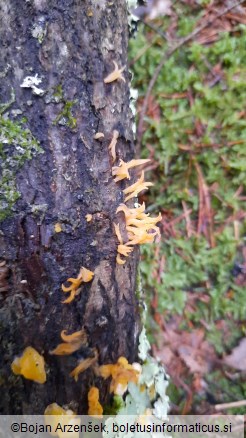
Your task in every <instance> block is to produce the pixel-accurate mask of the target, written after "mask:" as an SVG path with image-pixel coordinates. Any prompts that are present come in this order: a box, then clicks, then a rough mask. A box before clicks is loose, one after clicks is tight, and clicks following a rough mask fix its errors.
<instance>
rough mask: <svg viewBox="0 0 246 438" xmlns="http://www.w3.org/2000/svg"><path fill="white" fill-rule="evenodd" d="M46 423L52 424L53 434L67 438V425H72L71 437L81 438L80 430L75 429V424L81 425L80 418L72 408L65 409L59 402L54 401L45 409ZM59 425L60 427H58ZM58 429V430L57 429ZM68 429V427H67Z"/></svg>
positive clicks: (60, 437)
mask: <svg viewBox="0 0 246 438" xmlns="http://www.w3.org/2000/svg"><path fill="white" fill-rule="evenodd" d="M44 418H45V424H48V425H50V426H51V432H49V433H50V434H51V435H52V436H58V437H59V438H67V437H68V433H67V431H65V429H66V428H65V425H68V426H71V431H70V432H69V437H71V438H79V432H74V431H73V426H74V425H75V424H76V425H78V426H79V425H80V419H79V418H78V417H76V414H75V413H74V412H73V411H72V410H70V409H63V408H62V407H61V406H59V405H58V404H57V403H52V404H50V405H49V406H47V408H46V409H45V411H44ZM58 425H59V427H58ZM56 430H57V431H56ZM67 430H68V427H67Z"/></svg>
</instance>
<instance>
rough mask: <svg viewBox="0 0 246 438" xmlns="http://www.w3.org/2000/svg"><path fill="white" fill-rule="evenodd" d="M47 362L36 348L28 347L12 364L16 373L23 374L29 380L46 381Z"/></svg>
mask: <svg viewBox="0 0 246 438" xmlns="http://www.w3.org/2000/svg"><path fill="white" fill-rule="evenodd" d="M44 366H45V362H44V358H43V356H41V355H40V354H39V353H38V352H37V351H36V350H35V349H34V348H32V347H27V348H25V350H24V351H23V353H22V355H21V356H20V357H17V358H16V359H15V360H14V361H13V362H12V364H11V369H12V371H13V373H14V374H21V375H22V376H23V377H25V378H26V379H29V380H33V381H34V382H37V383H45V382H46V372H45V368H44Z"/></svg>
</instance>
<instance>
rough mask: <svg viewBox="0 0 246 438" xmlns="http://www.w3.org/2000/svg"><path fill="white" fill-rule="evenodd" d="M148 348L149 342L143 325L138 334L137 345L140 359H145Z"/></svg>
mask: <svg viewBox="0 0 246 438" xmlns="http://www.w3.org/2000/svg"><path fill="white" fill-rule="evenodd" d="M149 350H150V343H149V341H148V339H147V336H146V330H145V328H144V327H143V330H142V331H141V333H140V336H139V345H138V356H139V358H140V359H141V360H146V359H147V356H148V352H149Z"/></svg>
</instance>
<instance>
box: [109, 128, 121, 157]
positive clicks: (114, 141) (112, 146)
mask: <svg viewBox="0 0 246 438" xmlns="http://www.w3.org/2000/svg"><path fill="white" fill-rule="evenodd" d="M118 137H119V131H116V130H114V131H113V138H112V140H111V142H110V145H109V147H108V148H109V151H110V153H111V155H112V158H113V163H114V162H115V160H116V151H115V148H116V144H117V140H118Z"/></svg>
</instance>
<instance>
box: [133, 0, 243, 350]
mask: <svg viewBox="0 0 246 438" xmlns="http://www.w3.org/2000/svg"><path fill="white" fill-rule="evenodd" d="M208 3H209V2H208V1H202V0H201V1H200V2H199V4H200V8H199V5H198V4H197V6H196V9H195V10H194V9H193V10H191V9H189V8H188V7H187V5H183V2H182V3H181V2H176V4H175V6H174V9H175V8H176V12H177V11H178V13H177V16H178V17H179V18H178V23H177V35H178V36H182V37H183V36H186V35H187V34H189V33H190V32H191V31H193V30H194V28H195V26H196V23H197V20H198V19H199V18H200V17H201V14H202V9H201V8H204V7H205V6H206V4H208ZM170 20H171V19H169V18H166V17H165V18H164V19H163V25H162V26H161V30H162V31H164V32H165V31H166V30H167V29H168V26H169V23H170ZM159 23H160V22H159ZM151 39H152V42H153V44H152V46H151V48H150V49H148V44H149V42H150V40H151ZM143 47H146V50H145V51H144V50H143ZM245 47H246V26H243V25H238V26H237V28H236V29H234V32H233V33H229V32H223V33H220V34H219V38H218V40H217V41H216V42H214V43H213V44H208V45H203V44H199V43H198V42H196V41H193V42H190V43H189V44H186V45H183V46H182V47H181V48H180V49H179V50H177V51H176V52H175V53H174V54H173V55H172V56H171V57H169V59H167V61H166V63H165V65H164V67H163V69H162V70H161V72H160V74H159V76H158V79H157V81H156V84H155V87H154V89H153V90H152V101H150V103H149V108H148V112H147V114H146V115H145V131H144V135H143V139H142V143H143V146H144V147H143V150H142V156H143V158H146V157H148V156H149V151H150V150H151V152H152V154H153V161H154V162H155V163H156V169H155V173H154V174H152V175H151V176H150V177H149V178H147V180H152V181H154V182H155V186H154V188H153V189H151V191H150V195H149V199H148V202H147V204H149V205H151V204H152V205H151V207H150V208H149V211H151V212H153V211H155V212H158V210H161V211H162V213H163V218H164V223H165V226H163V227H162V230H163V234H162V239H161V242H160V243H157V244H156V247H154V246H153V245H151V246H147V245H146V246H145V247H144V249H143V250H142V264H141V270H142V274H143V289H144V290H145V291H149V294H148V300H149V303H150V302H151V300H152V297H153V294H157V297H158V307H157V310H158V311H160V312H162V313H163V312H165V314H166V315H167V318H168V315H172V314H176V313H179V314H183V315H184V317H185V319H184V320H186V321H187V320H188V321H192V322H193V324H194V326H199V324H200V321H201V320H203V321H204V322H205V323H206V324H207V325H206V326H207V327H210V328H211V331H210V329H208V332H207V336H208V339H209V340H210V341H211V342H212V343H213V344H214V346H215V348H216V349H217V352H218V353H220V354H223V353H224V352H226V351H227V350H228V349H229V348H232V347H233V346H234V345H235V343H236V342H237V340H238V339H239V338H240V335H241V336H242V329H240V325H239V324H238V321H240V320H243V319H244V318H245V313H246V302H245V292H244V290H243V287H242V286H240V285H239V284H237V283H236V282H235V278H234V277H233V266H234V264H235V263H236V262H238V260H239V259H240V253H241V252H240V248H241V246H242V236H243V235H244V233H245V226H244V224H243V220H242V217H243V216H242V212H243V210H244V208H245V204H243V202H244V201H243V199H244V198H243V192H244V191H245V183H246V179H245V170H246V119H245V110H244V108H245V101H246V58H245ZM167 49H168V46H167V43H166V42H165V41H164V40H163V39H161V37H159V36H157V35H156V34H152V33H148V34H147V36H146V35H145V34H144V32H143V29H142V31H141V30H140V32H139V34H138V35H137V38H136V39H135V40H132V42H131V47H130V55H131V57H132V58H133V59H135V58H136V59H138V54H139V53H141V57H139V59H138V60H137V61H136V62H134V66H133V70H134V81H133V86H134V87H135V88H137V89H138V91H139V96H140V98H141V97H142V98H143V97H144V96H145V94H146V90H147V86H148V84H149V82H150V80H151V78H152V77H153V73H154V71H155V69H156V67H157V66H158V64H159V62H160V59H161V58H162V56H163V54H164V53H165V51H167ZM151 107H153V108H151ZM156 107H157V109H158V112H155V111H156ZM206 190H207V191H206ZM202 193H203V196H204V197H205V201H204V198H203V199H202V198H201V196H202ZM204 193H205V195H204ZM207 201H208V202H209V205H207V206H206V205H205V204H206V202H207ZM185 209H186V211H188V212H189V214H188V219H189V223H188V221H187V219H186V218H185ZM188 228H189V229H188ZM235 228H236V229H237V232H235ZM156 254H158V256H156ZM160 260H163V261H164V262H163V266H164V268H162V269H160ZM188 293H189V296H190V294H193V295H194V297H195V299H196V309H195V310H193V311H192V312H191V310H190V307H189V306H186V303H187V299H188ZM202 296H206V298H207V299H206V300H204V301H203V300H202V299H200V297H201V298H202ZM220 319H225V320H229V321H230V323H231V329H232V334H231V337H230V342H227V340H225V339H223V338H222V337H221V334H220V332H219V329H218V328H217V326H216V324H215V322H216V321H217V320H220ZM149 324H150V326H153V323H152V321H150V322H149ZM184 324H185V323H184ZM184 328H185V327H184ZM186 328H187V326H186Z"/></svg>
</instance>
